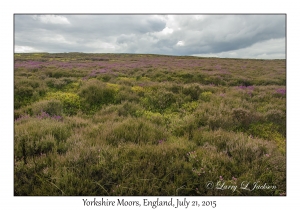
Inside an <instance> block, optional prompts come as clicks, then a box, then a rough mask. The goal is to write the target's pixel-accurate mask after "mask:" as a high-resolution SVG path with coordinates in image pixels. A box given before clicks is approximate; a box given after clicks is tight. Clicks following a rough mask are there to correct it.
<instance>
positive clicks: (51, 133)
mask: <svg viewBox="0 0 300 210" xmlns="http://www.w3.org/2000/svg"><path fill="white" fill-rule="evenodd" d="M70 134H71V130H70V128H69V127H68V126H67V125H66V124H65V123H64V122H60V121H57V120H55V119H51V118H46V119H38V118H32V119H31V120H28V121H25V122H20V123H17V124H15V141H14V142H15V145H14V149H15V152H14V154H15V157H16V158H17V159H23V160H24V162H26V159H27V158H29V157H32V156H36V155H40V154H41V153H47V152H50V151H53V150H54V148H55V147H57V146H59V145H60V144H61V143H64V142H65V141H66V139H67V138H68V137H69V136H70Z"/></svg>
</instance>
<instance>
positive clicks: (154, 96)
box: [141, 90, 176, 113]
mask: <svg viewBox="0 0 300 210" xmlns="http://www.w3.org/2000/svg"><path fill="white" fill-rule="evenodd" d="M175 102H176V97H175V95H174V94H173V93H172V92H169V91H165V90H152V91H147V92H146V93H145V97H143V98H141V103H142V104H143V105H144V107H145V108H146V109H148V110H151V111H155V112H160V113H162V112H163V111H164V110H165V109H167V108H169V107H170V106H171V105H173V104H174V103H175Z"/></svg>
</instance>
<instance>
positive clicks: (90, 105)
mask: <svg viewBox="0 0 300 210" xmlns="http://www.w3.org/2000/svg"><path fill="white" fill-rule="evenodd" d="M116 94H117V91H116V90H115V89H114V88H113V87H109V86H108V85H106V84H104V83H102V82H100V81H99V80H95V79H91V80H89V81H87V82H86V83H84V84H83V85H82V87H81V88H80V90H79V96H80V97H81V98H82V100H83V107H82V108H83V111H85V112H90V111H96V110H98V109H99V108H101V107H102V106H103V105H104V104H109V103H114V102H115V97H116Z"/></svg>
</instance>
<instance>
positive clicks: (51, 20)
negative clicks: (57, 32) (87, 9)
mask: <svg viewBox="0 0 300 210" xmlns="http://www.w3.org/2000/svg"><path fill="white" fill-rule="evenodd" d="M32 18H33V19H34V20H38V21H40V22H42V23H46V24H70V22H69V20H68V18H66V17H64V16H61V15H33V16H32Z"/></svg>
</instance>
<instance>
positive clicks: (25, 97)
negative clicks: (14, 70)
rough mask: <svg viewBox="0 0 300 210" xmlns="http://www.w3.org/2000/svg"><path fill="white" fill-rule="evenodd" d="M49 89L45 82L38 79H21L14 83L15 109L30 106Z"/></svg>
mask: <svg viewBox="0 0 300 210" xmlns="http://www.w3.org/2000/svg"><path fill="white" fill-rule="evenodd" d="M46 91H47V88H46V86H45V84H44V83H43V81H39V80H37V79H20V80H16V81H15V83H14V107H15V109H18V108H20V107H21V106H24V105H28V104H30V103H31V102H32V101H36V100H38V99H39V98H40V97H41V96H44V95H45V93H46Z"/></svg>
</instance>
